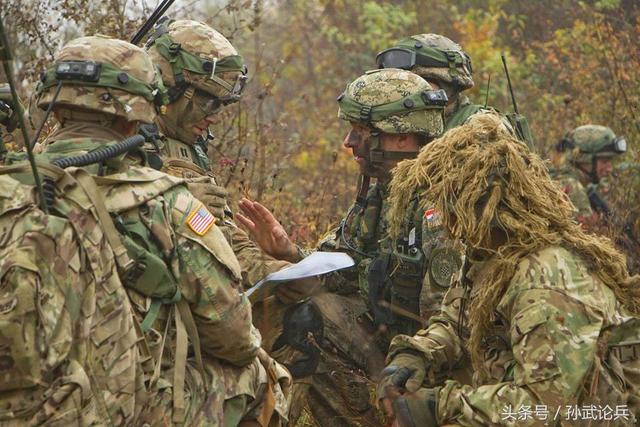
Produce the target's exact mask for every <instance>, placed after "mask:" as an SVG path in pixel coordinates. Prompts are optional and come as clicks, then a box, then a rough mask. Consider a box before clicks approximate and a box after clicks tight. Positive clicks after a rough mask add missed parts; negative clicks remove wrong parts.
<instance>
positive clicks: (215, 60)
mask: <svg viewBox="0 0 640 427" xmlns="http://www.w3.org/2000/svg"><path fill="white" fill-rule="evenodd" d="M146 48H147V51H148V52H149V54H150V56H151V58H152V60H153V62H154V63H155V64H156V65H158V66H159V67H160V69H161V70H162V76H163V81H164V83H165V85H166V86H167V87H168V89H169V98H170V99H169V101H170V102H169V105H167V110H166V113H165V114H163V115H159V116H158V118H157V120H156V123H157V125H158V127H159V129H160V131H161V132H162V138H161V140H160V141H159V144H158V146H157V147H148V154H149V156H151V157H152V158H154V159H156V161H157V165H158V167H159V168H160V169H161V170H162V171H164V172H166V173H168V174H171V175H174V176H179V177H182V178H185V179H186V181H187V184H188V186H189V190H190V191H191V192H192V193H193V194H194V195H195V196H196V197H197V198H198V199H199V200H201V201H202V202H204V203H205V204H206V205H207V207H208V208H209V209H210V210H211V211H212V212H213V214H214V215H215V216H216V217H217V218H218V220H219V222H218V225H219V227H220V229H221V230H222V232H223V233H224V235H225V236H226V238H227V240H228V242H229V243H230V245H231V248H232V249H233V251H234V253H235V255H236V257H237V259H238V261H239V263H240V267H241V271H242V277H243V284H244V286H245V288H247V287H250V286H251V285H253V284H255V283H256V282H258V281H259V280H260V279H262V278H263V277H264V276H266V275H267V274H269V273H272V272H274V271H278V270H281V269H282V268H284V267H287V266H289V265H290V263H289V262H287V261H284V260H278V259H275V258H273V257H271V256H269V255H267V254H266V253H264V252H263V251H262V250H260V248H258V247H257V246H256V245H255V243H253V241H252V240H251V239H250V238H249V236H248V235H247V234H246V233H245V232H244V231H243V230H242V229H240V228H239V227H237V226H236V224H235V222H234V221H233V216H232V214H231V212H230V211H229V208H228V207H227V205H226V195H227V192H226V190H225V189H224V188H223V187H221V186H218V185H217V184H216V178H215V171H214V170H213V168H212V165H211V164H210V162H209V159H208V157H207V153H206V149H207V144H208V135H209V133H208V127H209V125H210V124H211V123H212V122H214V121H215V119H216V115H217V114H218V113H219V112H220V111H221V110H222V109H223V108H224V106H226V105H229V104H231V103H234V102H237V101H238V100H239V99H240V95H241V93H242V89H243V87H244V83H245V80H246V79H247V75H246V74H247V70H246V66H245V65H244V62H243V60H242V57H241V56H240V55H238V52H237V51H236V49H235V48H234V47H233V46H232V45H231V43H229V41H228V40H227V39H226V38H225V37H224V36H223V35H222V34H220V33H219V32H217V31H215V30H214V29H213V28H211V27H209V26H207V25H205V24H202V23H200V22H196V21H190V20H178V21H164V22H161V23H160V24H159V25H158V26H157V27H156V29H155V31H154V33H153V34H152V35H151V37H150V39H149V41H148V42H147V45H146ZM315 285H317V283H316V280H315V279H307V280H298V281H293V282H289V283H286V284H283V285H282V286H280V287H278V289H277V291H276V295H275V297H273V298H270V299H268V300H267V301H266V302H263V303H260V304H257V306H256V307H255V308H254V324H255V325H256V326H257V327H258V328H259V329H260V331H261V333H262V336H263V339H264V340H265V344H266V348H267V349H269V351H270V352H272V353H274V355H276V356H277V357H278V359H279V360H281V361H283V362H291V361H292V359H296V358H297V357H301V355H300V354H299V352H297V351H294V350H292V349H291V348H288V347H287V348H282V349H280V351H277V352H275V351H274V350H273V349H272V344H273V343H274V341H275V340H276V339H277V338H278V337H279V336H280V335H281V333H282V319H283V316H284V312H285V311H286V310H287V309H289V307H290V306H291V305H293V304H295V303H297V302H298V301H300V300H301V299H303V298H304V296H306V295H310V294H311V293H312V291H313V290H314V289H315V287H316V286H315ZM294 371H295V370H294Z"/></svg>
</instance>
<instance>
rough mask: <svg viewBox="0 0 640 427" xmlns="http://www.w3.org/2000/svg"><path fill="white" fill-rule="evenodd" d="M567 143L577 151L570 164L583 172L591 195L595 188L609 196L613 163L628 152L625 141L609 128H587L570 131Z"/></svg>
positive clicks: (572, 155) (581, 179)
mask: <svg viewBox="0 0 640 427" xmlns="http://www.w3.org/2000/svg"><path fill="white" fill-rule="evenodd" d="M563 143H564V144H565V145H567V146H568V147H571V148H573V151H572V152H571V154H570V156H569V161H570V163H571V164H572V165H573V166H574V167H575V169H576V170H577V171H579V179H580V181H581V183H582V185H583V186H584V187H585V188H587V192H589V191H590V190H591V189H593V190H595V191H597V192H598V193H599V194H600V195H601V196H602V197H606V196H607V194H608V193H609V188H608V181H607V178H608V177H609V176H610V175H611V172H613V163H612V160H613V158H614V157H616V156H619V155H622V154H624V153H625V152H626V151H627V143H626V141H625V139H624V138H623V137H618V136H616V134H615V133H613V131H612V130H611V129H610V128H608V127H606V126H599V125H584V126H579V127H577V128H575V129H574V130H572V131H571V132H569V133H568V134H567V135H566V136H565V138H564V139H563ZM593 208H596V207H595V206H593ZM596 210H597V209H596Z"/></svg>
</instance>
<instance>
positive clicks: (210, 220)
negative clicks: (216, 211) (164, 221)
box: [187, 205, 216, 236]
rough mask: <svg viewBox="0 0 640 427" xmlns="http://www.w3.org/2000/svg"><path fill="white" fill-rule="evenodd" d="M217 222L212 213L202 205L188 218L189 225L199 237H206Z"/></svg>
mask: <svg viewBox="0 0 640 427" xmlns="http://www.w3.org/2000/svg"><path fill="white" fill-rule="evenodd" d="M215 222H216V219H215V218H214V217H213V215H211V212H209V211H208V210H207V208H205V207H204V205H200V207H199V208H198V209H196V210H195V211H193V212H191V213H190V214H189V217H188V218H187V225H188V226H189V228H190V229H192V230H193V232H194V233H196V234H197V235H198V236H204V235H205V234H207V231H209V229H210V228H211V226H212V225H213V224H214V223H215Z"/></svg>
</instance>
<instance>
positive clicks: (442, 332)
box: [389, 247, 640, 426]
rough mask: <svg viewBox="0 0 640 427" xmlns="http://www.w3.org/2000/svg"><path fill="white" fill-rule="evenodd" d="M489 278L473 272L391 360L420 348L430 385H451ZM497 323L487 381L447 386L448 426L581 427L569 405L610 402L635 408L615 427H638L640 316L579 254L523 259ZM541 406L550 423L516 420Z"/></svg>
mask: <svg viewBox="0 0 640 427" xmlns="http://www.w3.org/2000/svg"><path fill="white" fill-rule="evenodd" d="M487 262H488V263H490V262H491V261H490V260H489V261H487ZM482 274H483V265H482V264H475V265H473V266H472V267H471V268H470V269H469V270H468V272H467V274H466V277H465V279H464V280H463V281H458V282H457V283H456V284H455V286H454V287H452V288H451V289H450V290H449V292H448V293H447V295H446V296H445V301H444V303H443V308H442V312H441V314H440V315H439V316H437V317H433V318H432V319H431V322H430V326H429V327H428V328H427V329H424V330H422V331H420V332H418V333H417V334H416V335H414V336H413V337H409V336H406V335H400V336H397V337H396V338H394V340H393V342H392V344H391V347H390V353H389V358H391V357H393V356H394V355H395V354H397V353H399V352H403V351H407V350H411V351H418V352H420V353H421V354H423V355H424V357H425V359H426V361H427V369H428V374H427V375H428V378H431V379H432V381H431V382H432V384H430V385H434V383H437V382H438V381H437V379H438V378H439V379H442V378H446V377H447V376H448V372H450V371H451V370H452V369H454V368H455V365H456V363H457V362H458V361H460V360H461V358H462V357H463V356H464V354H465V352H466V351H467V350H466V339H467V337H468V323H467V320H466V319H467V313H468V307H469V306H470V305H471V304H473V300H474V294H475V293H476V292H477V289H474V288H473V284H472V282H473V281H474V278H477V277H479V276H480V275H482ZM494 316H495V321H494V329H493V330H492V331H491V332H490V334H489V335H487V336H486V338H485V344H484V360H485V368H486V371H487V373H488V379H486V380H480V377H479V376H475V381H474V384H473V385H464V384H461V383H458V382H456V381H446V382H445V383H444V386H443V387H442V388H440V389H439V391H438V395H437V418H438V422H439V423H441V424H450V423H455V424H458V425H464V426H488V425H545V424H546V425H581V424H580V423H579V421H576V420H571V421H570V420H567V417H570V416H571V415H570V412H569V411H570V410H571V409H570V408H572V407H578V408H581V407H582V406H583V405H596V406H600V407H605V406H606V405H608V406H609V408H616V407H618V408H621V407H624V408H627V409H628V411H624V412H625V413H627V412H628V414H627V417H626V419H625V418H624V417H619V419H618V420H617V421H616V422H612V424H611V425H636V420H635V418H634V415H633V414H638V413H639V412H638V410H640V407H639V406H638V403H639V402H640V401H639V400H638V397H640V389H639V388H638V387H640V383H639V382H638V380H637V372H638V369H639V368H640V357H639V356H640V352H639V351H638V350H640V348H639V345H640V341H639V338H640V327H639V325H640V323H639V322H638V321H639V320H640V319H637V318H636V317H633V316H631V315H630V314H629V313H628V312H627V311H626V310H625V309H624V308H623V307H622V306H621V304H620V302H619V301H618V300H617V299H616V297H615V295H614V294H613V292H612V291H611V289H609V288H608V287H607V286H605V285H604V284H603V283H602V282H601V281H600V280H599V279H597V278H596V277H595V276H594V275H592V274H591V273H590V272H589V270H588V267H587V265H586V264H585V263H584V262H583V261H582V260H581V259H580V258H579V257H578V256H576V255H575V254H573V253H572V252H570V251H569V250H567V249H565V248H562V247H548V248H546V249H542V250H539V251H537V252H535V253H532V254H531V255H529V256H527V257H525V258H524V259H522V260H521V261H520V263H519V265H518V268H517V270H516V273H515V274H514V276H513V278H512V279H511V281H510V284H509V286H508V288H507V290H506V292H505V294H504V295H503V296H502V298H501V300H500V302H499V304H498V305H497V307H496V310H495V315H494ZM433 379H435V381H433ZM536 405H538V407H540V408H542V407H544V408H546V409H547V412H548V414H549V415H547V418H546V419H545V420H543V419H541V418H536V417H534V416H531V417H528V418H525V419H520V418H518V419H513V418H509V417H510V416H509V415H508V414H509V412H508V411H511V412H512V413H517V412H518V410H520V408H523V407H526V408H535V407H536ZM505 414H507V415H505ZM540 417H542V415H541V416H540ZM554 417H555V419H554ZM588 422H589V421H588V420H587V421H585V422H584V425H588ZM593 425H603V424H598V423H594V424H593Z"/></svg>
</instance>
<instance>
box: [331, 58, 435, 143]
mask: <svg viewBox="0 0 640 427" xmlns="http://www.w3.org/2000/svg"><path fill="white" fill-rule="evenodd" d="M446 103H447V96H446V94H445V92H444V91H443V90H437V91H435V90H433V87H432V86H431V85H430V84H429V83H428V82H427V81H426V80H424V79H423V78H422V77H420V76H418V75H417V74H414V73H412V72H410V71H406V70H400V69H393V68H388V69H382V70H372V71H368V72H367V73H366V74H364V75H362V76H360V77H358V78H357V79H356V80H354V81H353V82H351V83H349V84H348V85H347V88H346V90H345V91H344V93H342V94H341V95H340V96H339V97H338V104H339V105H340V109H339V111H338V117H339V118H341V119H343V120H348V121H350V122H356V123H361V124H364V125H367V126H371V127H373V128H375V129H377V130H379V131H382V132H386V133H418V134H421V135H425V136H428V137H436V136H439V135H440V134H441V133H442V131H443V128H444V125H443V117H442V116H443V112H444V107H445V105H446Z"/></svg>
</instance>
